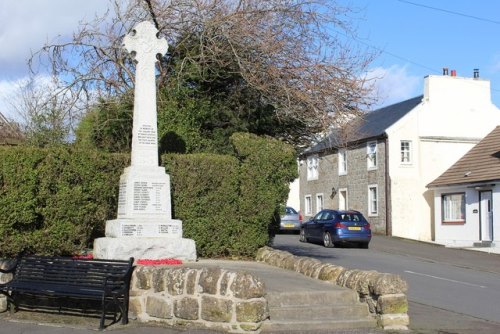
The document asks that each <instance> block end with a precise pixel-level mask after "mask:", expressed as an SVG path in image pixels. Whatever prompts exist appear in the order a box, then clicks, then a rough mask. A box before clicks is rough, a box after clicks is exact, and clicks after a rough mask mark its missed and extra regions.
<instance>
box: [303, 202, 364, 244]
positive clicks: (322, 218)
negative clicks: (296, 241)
mask: <svg viewBox="0 0 500 334" xmlns="http://www.w3.org/2000/svg"><path fill="white" fill-rule="evenodd" d="M371 238H372V231H371V229H370V224H369V223H368V221H367V220H366V219H365V217H363V215H362V214H361V213H360V212H359V211H354V210H347V211H344V210H321V211H320V212H318V213H317V214H316V216H314V218H311V219H310V220H309V221H307V222H305V223H304V224H302V227H301V229H300V241H302V242H308V241H313V242H323V245H324V246H325V247H337V246H339V245H340V244H345V243H349V244H350V243H355V244H357V245H359V246H360V247H361V248H368V245H369V244H370V240H371Z"/></svg>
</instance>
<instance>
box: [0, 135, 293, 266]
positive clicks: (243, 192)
mask: <svg viewBox="0 0 500 334" xmlns="http://www.w3.org/2000/svg"><path fill="white" fill-rule="evenodd" d="M231 142H232V145H233V147H234V151H235V154H234V156H229V155H215V154H194V155H176V154H170V155H164V156H163V157H162V158H163V164H164V165H165V167H166V169H167V171H168V173H169V174H170V175H171V179H172V198H173V212H174V217H175V218H178V219H181V220H182V221H183V229H184V237H186V238H191V239H194V240H195V242H196V247H197V252H198V256H200V257H228V256H229V257H247V256H254V254H255V252H256V251H257V250H258V249H259V248H260V247H262V246H264V245H266V244H268V243H269V240H270V237H272V236H270V234H269V233H268V232H269V227H270V225H272V223H274V224H276V223H277V222H278V220H276V219H273V218H274V217H275V216H277V215H279V212H278V208H279V205H280V204H282V203H284V202H285V200H286V197H287V194H288V187H289V182H290V181H291V180H293V179H294V178H295V177H296V174H297V166H296V162H295V152H294V150H293V148H292V147H291V146H288V145H286V144H284V143H281V142H279V141H278V140H275V139H271V138H261V137H257V136H255V135H250V134H235V135H233V136H232V137H231ZM0 161H1V169H0V235H1V238H0V257H12V256H15V255H16V254H18V253H19V252H22V251H25V252H28V253H37V254H47V255H71V254H75V253H76V252H78V251H80V250H82V249H84V248H89V247H91V246H92V243H93V240H94V239H95V238H97V237H102V236H103V235H104V226H105V222H106V220H110V219H114V218H116V212H117V202H118V186H119V178H120V174H121V173H122V172H123V169H124V168H125V167H126V166H128V165H129V163H130V162H129V156H128V155H118V154H106V153H102V152H101V153H99V152H97V151H90V150H84V149H76V148H71V147H68V148H54V149H37V148H26V147H10V148H0ZM271 230H272V229H271Z"/></svg>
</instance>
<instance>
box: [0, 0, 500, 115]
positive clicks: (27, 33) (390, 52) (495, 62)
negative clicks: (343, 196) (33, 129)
mask: <svg viewBox="0 0 500 334" xmlns="http://www.w3.org/2000/svg"><path fill="white" fill-rule="evenodd" d="M337 1H338V2H339V3H341V4H344V5H349V6H350V7H353V8H354V9H355V12H354V13H353V14H352V15H351V17H352V24H353V25H354V26H355V27H356V28H357V32H358V38H357V39H356V40H353V41H352V43H353V45H357V46H358V47H360V48H365V49H367V50H369V51H372V52H375V53H377V54H378V56H377V58H376V59H375V60H374V62H373V63H372V64H371V66H370V71H371V72H370V73H371V74H370V75H371V76H373V77H376V78H379V79H378V80H377V81H376V87H377V90H378V96H379V97H380V101H379V103H378V106H383V105H388V104H391V103H396V102H399V101H403V100H405V99H408V98H411V97H415V96H418V95H421V94H422V93H423V79H424V77H425V76H427V75H441V74H442V68H443V67H447V68H449V70H450V71H451V70H456V71H457V75H458V76H463V77H472V75H473V69H475V68H477V69H479V71H480V77H481V78H482V79H488V80H490V81H491V94H492V102H493V103H494V104H495V105H497V106H499V107H500V38H499V36H500V15H499V13H500V1H498V0H474V1H473V0H409V1H406V0H337ZM107 6H108V1H107V0H15V1H12V0H0V22H2V25H1V27H0V112H2V114H4V115H5V116H6V117H8V118H11V119H15V118H16V115H15V113H14V112H13V111H12V108H11V107H10V105H9V103H8V101H9V100H10V99H11V97H12V92H13V91H14V89H15V88H16V87H17V86H18V84H19V82H22V80H23V79H25V78H26V76H27V75H28V67H27V64H26V62H27V60H28V58H29V57H30V55H31V53H32V52H35V51H37V50H39V49H40V48H41V47H43V45H44V44H45V43H46V42H47V41H53V40H54V39H55V38H56V37H57V36H62V37H69V36H71V35H72V33H73V32H74V31H76V29H77V28H78V23H79V22H80V21H81V20H85V19H87V20H89V19H92V18H93V17H94V15H95V13H103V12H104V11H105V10H106V8H107Z"/></svg>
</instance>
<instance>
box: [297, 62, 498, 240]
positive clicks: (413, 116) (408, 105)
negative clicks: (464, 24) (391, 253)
mask: <svg viewBox="0 0 500 334" xmlns="http://www.w3.org/2000/svg"><path fill="white" fill-rule="evenodd" d="M497 124H500V111H499V109H498V108H497V107H495V106H494V105H493V104H492V102H491V94H490V82H489V81H488V80H483V79H480V78H479V75H478V73H474V78H465V77H457V76H456V75H455V72H454V71H452V75H451V76H449V75H447V74H444V75H442V76H438V75H431V76H427V77H425V79H424V94H423V95H421V96H418V97H415V98H412V99H409V100H406V101H402V102H399V103H396V104H393V105H390V106H387V107H384V108H381V109H378V110H375V111H372V112H368V113H366V114H365V115H364V116H363V117H359V118H357V119H355V120H352V121H351V122H349V123H347V125H346V126H345V127H343V128H341V129H336V130H334V131H332V133H331V134H330V135H329V136H327V137H326V138H325V139H324V140H323V141H321V142H319V143H317V144H316V145H314V146H312V147H311V148H310V149H308V150H306V151H305V152H304V153H303V154H302V155H301V157H300V163H299V165H300V201H301V204H300V209H301V210H302V212H303V214H304V216H305V217H310V216H314V215H315V214H316V213H317V212H318V211H319V210H321V209H323V208H332V209H337V208H340V209H345V208H346V209H347V208H348V209H355V210H359V211H361V212H363V213H364V215H365V216H366V217H367V219H368V220H369V221H370V223H371V225H372V229H373V231H374V232H375V233H382V234H387V235H393V236H398V237H404V238H409V239H416V240H425V241H430V240H433V239H434V219H433V217H434V215H433V212H434V195H433V192H432V191H431V190H429V189H427V187H426V186H427V184H429V183H430V182H431V181H432V180H434V179H435V178H436V177H438V176H439V175H440V174H441V173H443V172H444V171H445V170H446V169H447V168H449V167H450V166H451V165H452V164H453V163H454V162H455V161H457V160H458V159H459V158H460V157H461V156H463V155H464V154H465V153H466V152H467V151H468V150H469V149H471V148H472V147H473V146H474V145H475V144H477V143H478V142H479V141H480V140H481V139H482V138H483V137H484V136H485V135H486V134H487V133H489V132H490V131H491V130H492V129H493V128H494V127H495V126H496V125H497Z"/></svg>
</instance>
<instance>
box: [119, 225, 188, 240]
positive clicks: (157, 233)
mask: <svg viewBox="0 0 500 334" xmlns="http://www.w3.org/2000/svg"><path fill="white" fill-rule="evenodd" d="M179 233H181V228H180V226H179V225H178V224H167V223H160V224H151V223H122V224H121V235H122V236H123V237H161V236H173V235H178V234H179Z"/></svg>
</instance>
